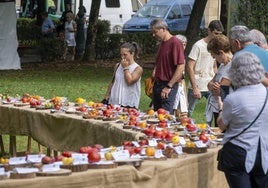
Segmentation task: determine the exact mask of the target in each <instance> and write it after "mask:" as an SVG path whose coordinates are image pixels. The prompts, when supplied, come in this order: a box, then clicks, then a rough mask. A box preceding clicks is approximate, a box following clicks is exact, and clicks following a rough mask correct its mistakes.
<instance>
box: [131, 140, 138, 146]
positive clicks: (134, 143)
mask: <svg viewBox="0 0 268 188" xmlns="http://www.w3.org/2000/svg"><path fill="white" fill-rule="evenodd" d="M132 144H133V145H134V146H135V147H140V144H139V143H138V142H137V141H132Z"/></svg>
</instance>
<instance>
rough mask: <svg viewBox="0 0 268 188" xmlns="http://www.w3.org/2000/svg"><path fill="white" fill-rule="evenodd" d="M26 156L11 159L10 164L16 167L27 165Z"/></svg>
mask: <svg viewBox="0 0 268 188" xmlns="http://www.w3.org/2000/svg"><path fill="white" fill-rule="evenodd" d="M26 163H27V162H26V156H23V157H11V158H10V159H9V164H11V165H16V164H26Z"/></svg>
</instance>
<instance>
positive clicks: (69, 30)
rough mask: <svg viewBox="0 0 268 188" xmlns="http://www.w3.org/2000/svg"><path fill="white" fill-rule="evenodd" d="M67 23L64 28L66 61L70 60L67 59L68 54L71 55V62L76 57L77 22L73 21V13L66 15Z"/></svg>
mask: <svg viewBox="0 0 268 188" xmlns="http://www.w3.org/2000/svg"><path fill="white" fill-rule="evenodd" d="M66 18H67V21H66V22H65V27H64V41H65V45H66V47H65V52H64V59H66V60H69V58H68V57H67V55H68V52H70V53H71V58H70V60H74V56H75V47H76V41H75V35H76V31H77V25H76V22H75V21H74V20H73V13H71V12H69V13H67V14H66Z"/></svg>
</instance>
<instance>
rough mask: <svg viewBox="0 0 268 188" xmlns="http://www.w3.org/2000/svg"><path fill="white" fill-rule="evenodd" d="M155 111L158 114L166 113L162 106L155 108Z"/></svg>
mask: <svg viewBox="0 0 268 188" xmlns="http://www.w3.org/2000/svg"><path fill="white" fill-rule="evenodd" d="M157 113H158V114H164V115H165V114H166V113H167V111H166V110H165V109H164V108H159V109H158V110H157Z"/></svg>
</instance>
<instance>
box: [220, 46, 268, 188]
mask: <svg viewBox="0 0 268 188" xmlns="http://www.w3.org/2000/svg"><path fill="white" fill-rule="evenodd" d="M229 76H230V79H231V80H232V84H233V86H234V87H235V88H236V90H235V91H234V92H232V93H230V94H229V95H228V96H227V97H226V98H225V100H224V101H223V108H222V111H221V113H220V115H219V118H218V120H217V121H218V125H219V128H220V129H221V130H222V131H225V133H224V137H223V142H222V144H223V149H222V153H221V159H222V167H223V168H222V169H223V171H224V173H225V177H226V179H227V182H228V184H229V186H230V187H235V188H265V187H268V158H267V156H268V149H267V148H268V126H267V122H268V105H267V102H265V101H266V97H267V96H266V95H267V88H266V87H265V86H263V84H261V82H262V79H263V78H264V77H265V75H264V69H263V66H262V63H261V62H260V60H259V58H258V57H257V56H256V55H254V54H253V53H250V52H247V51H243V52H241V53H239V54H237V55H235V56H234V58H233V60H232V65H231V68H230V70H229ZM262 107H264V109H263V111H262V112H261V109H262ZM258 114H260V116H259V117H258ZM256 118H257V120H256V121H255V122H254V123H253V124H252V125H251V126H249V125H250V124H251V123H252V122H253V121H254V119H256ZM247 127H248V128H247ZM246 128H247V129H246ZM244 129H246V131H244ZM240 133H241V134H240Z"/></svg>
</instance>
